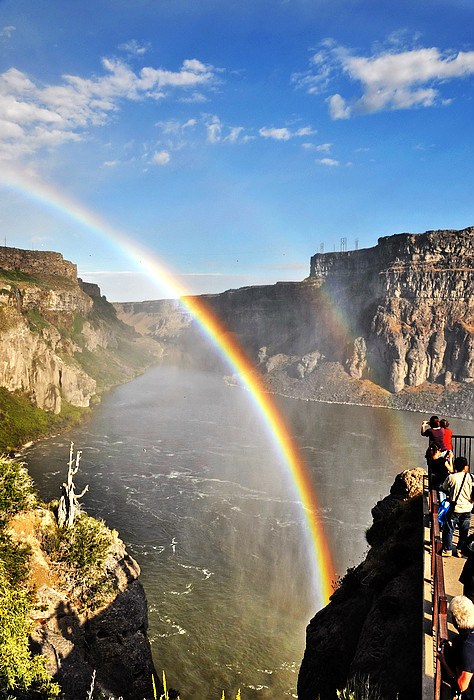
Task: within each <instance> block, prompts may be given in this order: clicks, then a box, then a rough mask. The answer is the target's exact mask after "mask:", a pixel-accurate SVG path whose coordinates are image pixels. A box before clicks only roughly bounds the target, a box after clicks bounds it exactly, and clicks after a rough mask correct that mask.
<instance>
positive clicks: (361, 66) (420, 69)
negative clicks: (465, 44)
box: [292, 34, 474, 119]
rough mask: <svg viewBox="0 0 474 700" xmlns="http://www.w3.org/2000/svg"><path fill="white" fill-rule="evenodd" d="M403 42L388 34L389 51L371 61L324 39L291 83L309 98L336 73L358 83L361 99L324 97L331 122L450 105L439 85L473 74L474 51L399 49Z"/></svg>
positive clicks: (333, 77)
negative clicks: (441, 93)
mask: <svg viewBox="0 0 474 700" xmlns="http://www.w3.org/2000/svg"><path fill="white" fill-rule="evenodd" d="M402 39H403V34H397V35H392V36H391V37H390V44H391V46H390V48H389V49H388V50H387V48H385V49H379V50H378V51H377V52H376V53H374V54H373V55H372V56H369V57H366V56H357V55H354V54H353V53H351V52H350V51H348V50H347V49H345V48H344V47H340V46H337V45H335V44H334V42H327V41H326V42H325V43H324V45H323V47H322V49H321V50H320V51H318V52H317V53H315V54H314V56H313V57H312V59H311V61H310V68H309V70H308V71H306V73H297V74H294V75H293V76H292V81H293V82H294V83H295V84H296V85H297V87H299V88H302V89H304V90H305V91H306V92H308V93H309V94H317V93H321V92H322V91H323V90H326V89H327V88H328V87H329V85H330V83H331V82H332V81H334V80H335V78H336V76H337V75H339V76H346V77H348V78H349V79H350V80H351V81H353V82H357V83H359V84H360V86H361V89H362V94H361V95H360V96H359V97H353V98H351V99H350V100H347V99H346V98H344V97H343V96H341V94H339V93H335V94H333V95H331V96H330V97H329V98H328V99H327V102H328V105H329V112H330V115H331V117H332V118H333V119H348V118H349V117H350V116H352V115H353V114H366V113H372V112H380V111H382V110H397V109H413V108H415V107H430V106H433V105H437V104H446V103H449V101H450V98H444V99H443V98H442V97H441V95H440V86H441V85H443V89H446V88H445V87H444V86H445V85H446V83H447V82H448V81H450V80H454V79H463V78H467V77H469V76H472V75H474V51H459V52H458V53H457V54H456V53H452V52H451V53H442V52H441V51H440V50H439V49H438V48H436V47H431V48H414V49H411V50H402V46H401V44H402ZM394 47H395V48H394Z"/></svg>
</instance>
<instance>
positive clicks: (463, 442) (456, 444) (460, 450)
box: [451, 435, 474, 471]
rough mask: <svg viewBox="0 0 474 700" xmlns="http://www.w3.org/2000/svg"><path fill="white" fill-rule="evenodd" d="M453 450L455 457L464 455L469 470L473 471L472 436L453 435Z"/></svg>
mask: <svg viewBox="0 0 474 700" xmlns="http://www.w3.org/2000/svg"><path fill="white" fill-rule="evenodd" d="M451 440H452V443H453V452H454V456H455V457H466V459H467V461H468V463H469V465H470V467H471V471H474V464H473V459H474V437H471V436H470V435H453V436H452V438H451Z"/></svg>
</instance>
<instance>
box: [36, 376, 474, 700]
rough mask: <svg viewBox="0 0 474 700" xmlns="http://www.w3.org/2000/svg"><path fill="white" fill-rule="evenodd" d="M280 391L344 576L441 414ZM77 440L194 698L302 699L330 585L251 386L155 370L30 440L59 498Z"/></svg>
mask: <svg viewBox="0 0 474 700" xmlns="http://www.w3.org/2000/svg"><path fill="white" fill-rule="evenodd" d="M277 400H278V403H279V404H280V406H281V408H282V410H283V412H284V414H285V415H286V417H287V420H288V423H289V425H290V427H291V429H292V431H293V433H294V435H295V437H296V439H297V442H298V444H299V447H300V449H301V452H302V455H303V457H304V459H305V461H306V464H307V466H308V468H309V471H310V473H311V475H312V479H313V483H314V488H315V491H316V493H317V496H318V501H319V504H320V507H321V517H322V518H323V522H324V526H325V528H326V531H327V534H328V537H329V540H330V543H331V546H332V550H333V555H334V560H335V564H336V569H337V574H343V573H344V571H345V569H346V568H347V567H348V566H351V565H353V564H356V563H358V562H359V560H360V559H361V557H362V556H363V554H364V552H365V550H366V544H365V540H364V532H365V529H366V528H367V526H368V524H369V523H370V522H371V516H370V510H371V508H372V507H373V505H374V504H375V502H376V501H377V500H378V499H379V498H380V497H383V496H385V495H386V494H387V493H388V489H389V486H390V485H391V483H392V481H393V477H394V475H395V474H396V473H398V472H399V471H401V470H402V469H405V468H410V467H415V466H424V459H423V454H424V449H425V447H426V445H425V441H424V440H423V439H422V438H421V437H420V434H419V430H420V421H421V419H422V418H425V417H426V416H425V415H424V414H423V416H422V415H421V414H414V413H400V412H392V411H387V410H386V409H373V408H365V407H352V406H338V405H330V404H320V403H311V402H302V401H297V400H291V399H281V398H280V399H277ZM452 423H453V425H452V427H453V430H454V432H455V433H456V432H459V433H468V432H471V433H472V427H473V426H472V423H469V422H467V421H458V420H456V421H454V420H453V421H452ZM71 440H72V441H73V442H74V443H75V447H76V448H77V449H80V450H82V452H83V456H82V460H81V464H80V470H79V473H78V474H77V476H76V479H75V480H76V483H77V487H78V489H79V490H82V488H83V486H84V485H85V484H89V491H88V493H87V494H86V495H85V496H84V498H83V499H82V501H83V504H84V506H85V508H86V510H87V512H88V513H90V514H91V515H94V516H96V517H100V518H103V519H104V520H105V521H106V523H107V524H108V525H109V527H111V528H115V529H117V530H118V531H119V534H120V536H121V538H122V539H123V540H124V541H125V543H126V544H127V547H128V550H129V552H130V553H131V554H132V556H134V557H135V558H136V559H137V561H138V562H139V564H140V566H141V569H142V574H141V581H142V583H143V585H144V586H145V590H146V594H147V599H148V605H149V622H150V627H149V638H150V641H151V644H152V651H153V657H154V662H155V665H156V668H157V670H158V672H160V670H161V669H165V671H166V674H167V678H168V683H169V685H171V686H172V687H174V688H177V689H178V690H179V691H180V694H181V698H182V700H204V699H206V700H213V699H215V700H219V698H220V697H221V693H222V690H224V691H225V694H226V697H228V698H229V697H235V693H236V691H237V689H238V688H239V687H240V688H241V689H242V698H243V700H256V699H260V698H272V700H277V699H279V698H285V697H295V696H296V691H295V688H296V681H297V673H298V668H299V664H300V662H301V659H302V656H303V651H304V644H305V627H306V624H307V623H308V622H309V619H310V618H311V617H312V616H313V615H314V613H315V612H316V610H317V607H318V605H319V603H320V597H319V595H318V592H317V591H314V588H313V585H314V576H313V575H312V572H311V566H312V558H311V556H310V554H309V552H308V546H309V543H308V538H307V528H306V523H305V516H304V513H303V511H302V508H301V504H300V502H299V498H298V497H297V494H296V492H295V489H294V486H293V484H292V483H291V480H290V479H289V476H288V470H287V467H286V465H285V463H284V462H283V460H282V456H281V455H280V454H279V451H278V450H276V448H275V445H274V442H273V440H272V439H271V436H270V435H268V434H267V432H266V430H265V428H264V427H263V424H262V421H261V419H260V418H259V417H258V415H257V413H256V410H255V408H254V406H253V404H252V402H251V399H250V396H249V394H248V393H247V392H246V391H244V390H243V389H240V388H239V387H232V386H228V385H227V384H226V383H225V382H224V381H222V378H221V377H219V376H218V375H216V374H212V373H207V372H202V371H195V370H183V369H178V368H175V367H169V366H162V367H156V368H154V369H152V370H150V371H148V372H147V373H146V374H145V375H143V376H142V377H139V378H138V379H136V380H134V381H133V382H131V383H129V384H126V385H123V386H121V387H118V388H116V389H115V390H113V391H112V392H110V393H109V394H108V395H107V396H106V397H105V398H104V399H103V401H102V404H101V405H100V406H99V407H98V408H97V409H96V410H95V411H94V414H93V417H92V418H91V419H90V420H89V422H88V423H86V424H85V425H83V426H80V427H78V428H76V429H74V430H71V431H70V432H69V433H67V434H65V435H62V436H60V437H57V438H51V439H49V440H45V441H42V442H39V443H37V444H36V445H34V446H33V447H32V448H30V449H28V450H27V451H26V453H25V460H26V462H27V463H28V466H29V471H30V473H31V475H32V476H33V478H34V480H35V482H36V484H37V486H38V490H39V493H40V496H41V497H42V498H44V499H45V500H50V499H52V498H57V497H58V496H59V494H60V485H61V483H62V481H63V480H64V478H65V475H66V470H67V467H66V464H67V460H68V454H69V443H70V441H71ZM407 448H408V450H407ZM410 453H411V457H410V458H409V460H407V457H406V455H407V454H410ZM407 462H409V463H407Z"/></svg>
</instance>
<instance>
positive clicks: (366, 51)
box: [0, 0, 474, 301]
mask: <svg viewBox="0 0 474 700" xmlns="http://www.w3.org/2000/svg"><path fill="white" fill-rule="evenodd" d="M473 27H474V3H472V2H471V0H446V1H445V0H430V2H425V0H423V1H421V0H411V1H410V2H406V1H405V0H394V1H392V0H383V1H382V0H377V1H375V0H371V1H365V2H363V1H358V0H284V1H280V0H240V1H239V2H229V1H228V0H227V1H224V0H201V1H200V2H197V0H192V1H191V0H133V1H132V0H130V1H129V0H94V2H89V0H82V1H81V2H80V3H79V2H77V0H47V2H37V0H3V2H0V173H1V176H0V223H1V227H0V236H1V242H2V243H5V241H6V244H7V245H11V246H16V247H20V248H23V247H24V248H37V249H45V250H56V251H59V252H61V253H62V254H63V255H64V257H66V258H67V259H69V260H72V261H73V262H75V263H77V265H78V267H79V273H80V275H81V276H82V277H83V278H84V279H86V280H88V281H92V282H96V283H98V284H99V285H100V286H101V289H102V291H103V293H105V294H106V296H107V298H108V299H110V300H111V301H126V300H141V299H150V298H161V297H163V296H167V294H164V291H163V289H161V288H160V285H159V284H152V283H151V282H150V280H149V279H148V278H146V277H145V276H144V275H143V274H142V273H141V271H140V265H139V263H138V262H137V261H136V260H133V259H131V258H130V256H129V255H127V254H126V253H125V252H123V251H121V250H120V247H119V246H117V245H116V244H114V242H113V241H110V239H107V237H106V236H101V235H97V233H96V232H94V231H92V230H90V229H89V228H88V227H87V226H84V225H83V224H82V223H80V222H79V221H76V220H74V218H71V217H69V216H67V215H66V214H65V213H64V211H61V208H60V209H57V208H54V207H51V206H47V204H45V203H41V202H40V201H38V200H36V199H34V198H32V197H31V196H29V195H28V192H31V191H35V189H36V188H37V187H41V186H43V185H44V186H46V187H49V188H51V191H54V192H55V193H56V195H55V196H56V199H57V201H59V202H61V201H62V198H63V197H64V201H74V202H76V203H77V204H78V206H79V207H82V208H83V209H84V210H87V211H89V212H91V214H92V215H93V216H97V217H100V218H101V219H102V220H103V221H104V222H106V224H107V227H109V228H111V229H114V230H117V231H120V232H123V233H125V234H126V235H128V236H131V237H132V238H133V239H134V240H136V241H137V242H138V243H140V244H141V245H143V246H145V247H146V248H148V249H149V250H150V251H151V252H153V253H154V254H155V255H157V256H158V258H159V259H160V260H161V262H162V263H163V264H164V265H165V266H166V268H168V269H169V270H170V271H172V272H173V273H174V274H175V275H176V279H179V280H180V282H183V283H184V285H185V286H186V287H187V288H188V289H189V290H190V291H192V292H195V293H204V292H220V291H223V290H225V289H228V288H235V287H241V286H245V285H249V284H267V283H274V282H276V281H278V280H301V279H303V278H304V277H306V276H307V274H308V272H309V259H310V256H311V255H313V254H314V253H316V252H319V251H320V250H321V248H322V247H323V248H324V251H325V252H328V251H333V250H340V248H341V239H342V238H346V239H347V249H352V248H354V247H356V245H358V247H359V248H365V247H371V246H373V245H375V244H376V242H377V238H378V237H379V236H385V235H390V234H394V233H401V232H405V231H407V232H412V233H418V232H422V231H425V230H429V229H444V228H452V229H457V228H464V227H466V226H469V225H472V224H474V216H473V202H474V191H473V181H474V174H473V168H472V160H473V151H474V149H473V145H474V144H473V142H474V129H473V125H474V120H473V116H474V113H473V112H474V110H473V83H474V80H473V78H474V35H473V29H472V28H473ZM12 183H17V186H16V187H12V186H11V184H12ZM18 183H20V187H19V188H18ZM66 198H67V199H66ZM46 199H47V198H46ZM65 208H66V209H67V208H68V207H67V206H66V207H65Z"/></svg>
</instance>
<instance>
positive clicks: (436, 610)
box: [430, 445, 454, 700]
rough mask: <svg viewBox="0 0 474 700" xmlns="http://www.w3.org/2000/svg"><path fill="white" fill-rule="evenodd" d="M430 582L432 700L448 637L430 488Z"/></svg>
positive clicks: (436, 698)
mask: <svg viewBox="0 0 474 700" xmlns="http://www.w3.org/2000/svg"><path fill="white" fill-rule="evenodd" d="M453 447H454V445H453ZM430 531H431V582H432V596H433V656H434V700H440V698H441V662H440V660H439V659H438V656H437V652H438V650H439V648H440V646H441V643H442V642H444V641H445V640H447V639H448V598H447V596H446V592H445V589H444V571H443V558H442V556H441V551H442V548H443V545H442V542H441V531H440V527H439V522H438V491H437V489H434V488H430Z"/></svg>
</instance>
